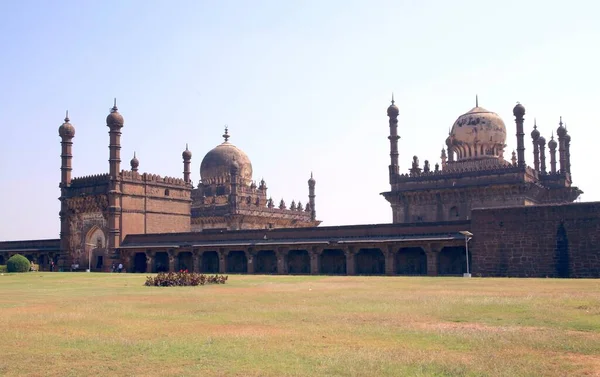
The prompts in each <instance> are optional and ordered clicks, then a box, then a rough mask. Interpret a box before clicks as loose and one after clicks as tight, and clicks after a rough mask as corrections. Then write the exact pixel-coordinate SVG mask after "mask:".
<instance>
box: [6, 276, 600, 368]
mask: <svg viewBox="0 0 600 377" xmlns="http://www.w3.org/2000/svg"><path fill="white" fill-rule="evenodd" d="M144 281H145V276H144V275H134V274H94V273H91V274H89V273H88V274H86V273H26V274H4V275H3V276H0V324H1V326H2V334H1V335H0V376H99V377H100V376H102V377H103V376H113V375H114V376H511V377H514V376H536V377H537V376H599V375H600V280H554V279H475V278H473V279H463V278H427V277H423V278H417V277H415V278H413V277H346V276H342V277H326V276H239V275H230V276H229V281H228V282H227V284H225V285H210V286H199V287H171V288H160V287H145V286H144V285H143V283H144Z"/></svg>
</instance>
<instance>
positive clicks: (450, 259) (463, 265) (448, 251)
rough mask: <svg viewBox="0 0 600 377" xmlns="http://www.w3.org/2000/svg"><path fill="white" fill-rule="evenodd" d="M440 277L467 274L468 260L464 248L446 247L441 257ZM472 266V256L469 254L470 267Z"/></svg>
mask: <svg viewBox="0 0 600 377" xmlns="http://www.w3.org/2000/svg"><path fill="white" fill-rule="evenodd" d="M438 261H439V269H438V273H439V274H440V275H462V274H464V273H466V272H467V259H466V256H465V247H464V246H453V247H445V248H443V249H442V251H441V252H440V257H439V260H438ZM470 266H471V254H470V253H469V267H470Z"/></svg>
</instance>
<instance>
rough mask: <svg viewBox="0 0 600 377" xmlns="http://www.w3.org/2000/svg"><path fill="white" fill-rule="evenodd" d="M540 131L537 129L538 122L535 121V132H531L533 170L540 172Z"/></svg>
mask: <svg viewBox="0 0 600 377" xmlns="http://www.w3.org/2000/svg"><path fill="white" fill-rule="evenodd" d="M539 138H540V131H538V129H537V122H536V121H535V118H534V119H533V131H531V139H532V140H533V168H534V169H535V171H538V172H539V171H540V150H539V143H538V140H539Z"/></svg>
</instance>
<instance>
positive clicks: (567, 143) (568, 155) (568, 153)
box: [565, 123, 571, 174]
mask: <svg viewBox="0 0 600 377" xmlns="http://www.w3.org/2000/svg"><path fill="white" fill-rule="evenodd" d="M565 131H566V134H565V157H566V158H567V173H569V174H571V135H569V131H567V123H565Z"/></svg>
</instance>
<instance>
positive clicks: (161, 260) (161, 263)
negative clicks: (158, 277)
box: [153, 251, 169, 272]
mask: <svg viewBox="0 0 600 377" xmlns="http://www.w3.org/2000/svg"><path fill="white" fill-rule="evenodd" d="M153 272H169V254H167V252H166V251H159V252H157V253H156V255H155V256H154V271H153Z"/></svg>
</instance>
